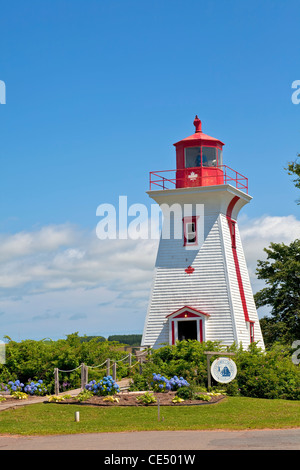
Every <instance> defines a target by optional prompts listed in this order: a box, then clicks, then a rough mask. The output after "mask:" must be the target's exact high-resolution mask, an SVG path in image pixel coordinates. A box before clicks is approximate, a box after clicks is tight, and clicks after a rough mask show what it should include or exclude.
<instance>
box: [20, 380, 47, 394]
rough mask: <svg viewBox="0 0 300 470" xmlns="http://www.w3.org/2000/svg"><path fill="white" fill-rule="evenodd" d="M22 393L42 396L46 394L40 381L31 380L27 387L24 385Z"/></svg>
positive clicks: (45, 389)
mask: <svg viewBox="0 0 300 470" xmlns="http://www.w3.org/2000/svg"><path fill="white" fill-rule="evenodd" d="M24 392H25V393H28V394H29V395H38V396H44V395H46V394H47V388H46V387H45V385H44V384H43V381H42V380H38V381H37V382H34V381H33V380H32V381H31V382H29V383H28V384H27V385H25V388H24Z"/></svg>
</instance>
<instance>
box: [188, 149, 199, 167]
mask: <svg viewBox="0 0 300 470" xmlns="http://www.w3.org/2000/svg"><path fill="white" fill-rule="evenodd" d="M196 166H201V148H200V147H189V148H187V149H185V167H186V168H195V167H196Z"/></svg>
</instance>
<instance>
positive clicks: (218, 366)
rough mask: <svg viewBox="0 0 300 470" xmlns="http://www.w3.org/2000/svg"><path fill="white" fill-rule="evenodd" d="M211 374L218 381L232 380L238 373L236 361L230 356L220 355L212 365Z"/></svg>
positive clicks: (226, 381)
mask: <svg viewBox="0 0 300 470" xmlns="http://www.w3.org/2000/svg"><path fill="white" fill-rule="evenodd" d="M210 371H211V375H212V376H213V378H214V379H215V380H216V381H217V382H221V383H223V384H225V383H228V382H231V381H232V380H233V379H234V378H235V376H236V373H237V368H236V364H235V362H233V360H232V359H229V358H228V357H219V358H218V359H216V360H215V361H214V362H213V363H212V365H211V369H210Z"/></svg>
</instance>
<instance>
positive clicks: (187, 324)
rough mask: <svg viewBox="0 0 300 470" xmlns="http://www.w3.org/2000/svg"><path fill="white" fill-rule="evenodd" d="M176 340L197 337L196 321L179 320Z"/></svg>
mask: <svg viewBox="0 0 300 470" xmlns="http://www.w3.org/2000/svg"><path fill="white" fill-rule="evenodd" d="M177 328H178V340H179V341H183V340H185V339H186V340H187V339H197V321H196V320H180V321H178V324H177Z"/></svg>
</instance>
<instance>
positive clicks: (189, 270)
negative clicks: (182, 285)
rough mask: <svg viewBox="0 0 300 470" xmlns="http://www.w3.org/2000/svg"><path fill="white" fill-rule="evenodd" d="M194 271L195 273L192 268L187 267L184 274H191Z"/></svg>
mask: <svg viewBox="0 0 300 470" xmlns="http://www.w3.org/2000/svg"><path fill="white" fill-rule="evenodd" d="M194 271H195V269H194V268H192V266H189V267H188V268H186V269H185V272H186V273H187V274H192V273H193V272H194Z"/></svg>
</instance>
